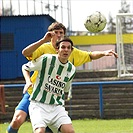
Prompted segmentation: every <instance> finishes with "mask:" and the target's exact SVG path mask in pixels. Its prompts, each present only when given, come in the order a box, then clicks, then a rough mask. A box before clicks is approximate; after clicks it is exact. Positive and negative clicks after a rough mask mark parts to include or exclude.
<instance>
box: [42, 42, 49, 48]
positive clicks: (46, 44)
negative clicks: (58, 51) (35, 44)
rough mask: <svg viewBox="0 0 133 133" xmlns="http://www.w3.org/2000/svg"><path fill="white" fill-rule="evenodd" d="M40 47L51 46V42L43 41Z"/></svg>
mask: <svg viewBox="0 0 133 133" xmlns="http://www.w3.org/2000/svg"><path fill="white" fill-rule="evenodd" d="M40 47H51V43H50V42H47V43H44V44H42V45H41V46H40Z"/></svg>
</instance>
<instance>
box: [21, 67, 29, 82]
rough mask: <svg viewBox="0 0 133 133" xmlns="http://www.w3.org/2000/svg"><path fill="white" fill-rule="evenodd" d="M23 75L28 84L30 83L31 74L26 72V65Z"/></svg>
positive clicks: (23, 68)
mask: <svg viewBox="0 0 133 133" xmlns="http://www.w3.org/2000/svg"><path fill="white" fill-rule="evenodd" d="M22 73H23V76H24V79H25V81H26V82H29V81H30V72H29V71H27V70H25V65H23V66H22Z"/></svg>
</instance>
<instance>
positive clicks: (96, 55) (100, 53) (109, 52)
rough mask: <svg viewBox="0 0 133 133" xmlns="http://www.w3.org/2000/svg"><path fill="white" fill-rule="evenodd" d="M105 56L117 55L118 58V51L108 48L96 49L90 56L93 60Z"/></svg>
mask: <svg viewBox="0 0 133 133" xmlns="http://www.w3.org/2000/svg"><path fill="white" fill-rule="evenodd" d="M103 56H115V57H116V58H118V55H117V53H115V52H114V50H112V49H111V50H106V51H94V52H92V53H91V54H90V57H91V59H92V60H96V59H99V58H101V57H103Z"/></svg>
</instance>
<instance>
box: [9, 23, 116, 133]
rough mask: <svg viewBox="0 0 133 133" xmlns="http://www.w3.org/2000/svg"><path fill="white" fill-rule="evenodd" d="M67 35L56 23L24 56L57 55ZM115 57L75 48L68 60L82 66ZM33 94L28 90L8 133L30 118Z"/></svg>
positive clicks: (106, 52)
mask: <svg viewBox="0 0 133 133" xmlns="http://www.w3.org/2000/svg"><path fill="white" fill-rule="evenodd" d="M65 34H66V28H65V26H64V25H63V24H62V23H59V22H54V23H52V24H51V25H50V26H49V27H48V32H47V33H46V34H45V35H44V37H43V38H41V39H40V40H38V41H37V42H34V43H33V44H30V45H29V46H27V47H26V48H24V49H23V51H22V54H23V55H24V56H25V57H26V58H27V59H28V60H34V59H36V58H38V57H40V56H41V55H43V54H46V53H50V54H56V41H57V40H60V39H61V38H62V37H63V36H65ZM48 42H49V43H48ZM113 55H114V56H115V57H117V54H116V53H115V52H114V51H113V50H107V51H94V52H87V51H83V50H79V49H77V48H75V47H73V51H72V53H71V55H70V56H69V59H68V60H69V61H70V62H72V63H73V64H74V66H80V65H82V64H84V63H86V62H90V61H92V60H95V59H99V58H101V57H103V56H113ZM79 57H80V58H79ZM37 74H38V72H37V71H35V72H34V73H33V75H32V77H31V80H32V81H33V82H35V80H36V77H37ZM31 92H32V87H31V88H30V89H28V92H27V93H25V94H24V96H23V98H22V100H21V101H20V103H19V104H18V106H17V108H16V110H15V113H14V116H13V119H12V121H11V123H10V125H9V126H8V129H7V131H8V132H7V133H17V132H18V129H19V128H20V126H21V125H22V124H23V123H24V122H25V120H26V117H27V116H28V106H29V103H30V102H29V97H30V94H31Z"/></svg>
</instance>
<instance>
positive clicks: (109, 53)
mask: <svg viewBox="0 0 133 133" xmlns="http://www.w3.org/2000/svg"><path fill="white" fill-rule="evenodd" d="M104 54H105V56H112V55H114V56H115V57H116V58H118V55H117V53H116V52H115V51H114V50H112V49H111V50H107V51H104Z"/></svg>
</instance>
